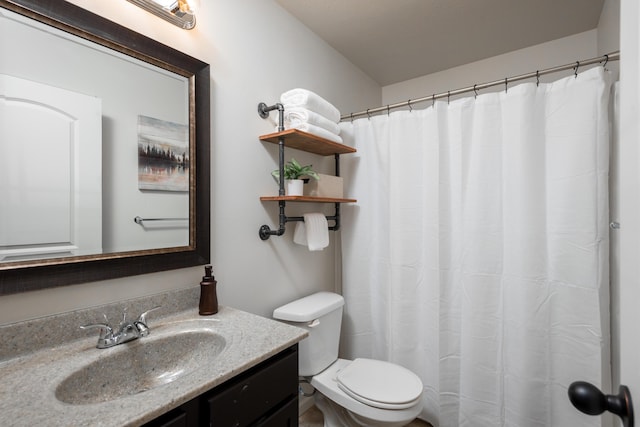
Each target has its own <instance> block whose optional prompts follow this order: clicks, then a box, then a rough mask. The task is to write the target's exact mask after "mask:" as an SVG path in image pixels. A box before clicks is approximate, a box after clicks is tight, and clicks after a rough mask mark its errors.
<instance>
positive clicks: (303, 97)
mask: <svg viewBox="0 0 640 427" xmlns="http://www.w3.org/2000/svg"><path fill="white" fill-rule="evenodd" d="M280 102H282V103H283V104H284V105H285V106H287V105H288V106H289V108H294V107H296V108H297V107H300V108H306V109H308V110H311V111H313V112H316V113H318V114H320V115H321V116H324V117H325V118H327V119H329V120H331V121H332V122H335V123H338V122H339V121H340V111H338V109H337V108H336V107H334V106H333V105H332V104H331V103H330V102H329V101H327V100H326V99H324V98H322V97H321V96H320V95H317V94H315V93H314V92H311V91H310V90H306V89H291V90H289V91H287V92H285V93H283V94H282V95H280ZM285 108H286V107H285ZM285 111H286V109H285Z"/></svg>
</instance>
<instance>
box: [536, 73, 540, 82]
mask: <svg viewBox="0 0 640 427" xmlns="http://www.w3.org/2000/svg"><path fill="white" fill-rule="evenodd" d="M536 86H540V70H536Z"/></svg>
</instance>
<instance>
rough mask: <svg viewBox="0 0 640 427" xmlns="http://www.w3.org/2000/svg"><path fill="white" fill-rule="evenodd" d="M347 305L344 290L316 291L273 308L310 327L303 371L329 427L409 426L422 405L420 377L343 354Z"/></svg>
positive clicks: (303, 351)
mask: <svg viewBox="0 0 640 427" xmlns="http://www.w3.org/2000/svg"><path fill="white" fill-rule="evenodd" d="M343 306H344V298H343V297H342V296H341V295H338V294H335V293H332V292H318V293H316V294H313V295H309V296H307V297H304V298H301V299H299V300H296V301H293V302H291V303H289V304H286V305H283V306H282V307H279V308H277V309H275V310H274V312H273V317H274V318H275V319H277V320H280V321H283V322H286V323H289V324H291V325H294V326H298V327H301V328H304V329H306V330H307V331H308V332H309V336H308V337H307V338H305V339H304V340H302V341H301V342H300V344H299V375H300V376H301V377H304V378H305V379H306V380H307V381H308V382H309V383H310V384H311V385H312V386H313V387H314V388H315V390H316V393H314V403H315V404H316V406H317V407H318V409H320V411H322V414H323V415H324V425H325V427H347V426H348V427H351V426H354V427H355V426H384V427H400V426H405V425H407V424H408V423H410V422H411V421H412V420H413V419H414V418H416V417H417V416H418V414H419V413H420V411H421V409H422V405H423V401H422V391H423V387H422V381H420V378H418V376H417V375H415V374H414V373H413V372H411V371H409V370H408V369H406V368H404V367H402V366H399V365H396V364H393V363H389V362H383V361H380V360H373V359H355V360H353V361H351V360H346V359H339V358H338V344H339V341H340V327H341V324H342V308H343Z"/></svg>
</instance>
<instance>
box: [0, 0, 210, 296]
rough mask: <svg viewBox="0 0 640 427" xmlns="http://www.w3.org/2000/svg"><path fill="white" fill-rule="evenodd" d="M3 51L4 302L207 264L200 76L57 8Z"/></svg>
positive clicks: (184, 62) (205, 105)
mask: <svg viewBox="0 0 640 427" xmlns="http://www.w3.org/2000/svg"><path fill="white" fill-rule="evenodd" d="M0 38H1V39H3V40H9V39H11V40H13V42H12V43H3V44H2V45H1V46H0V122H1V123H3V125H2V127H1V129H0V194H2V196H1V197H0V294H6V293H14V292H20V291H25V290H33V289H40V288H43V287H48V286H59V285H64V284H71V283H81V282H85V281H94V280H103V279H109V278H115V277H122V276H126V275H133V274H143V273H149V272H153V271H161V270H167V269H173V268H182V267H188V266H193V265H199V264H205V263H208V262H209V251H210V248H209V239H210V236H209V232H210V231H209V230H210V227H209V220H210V218H209V200H210V196H209V188H210V184H209V176H210V175H209V164H210V159H209V155H210V154H209V153H210V149H209V144H210V129H209V102H210V100H209V66H208V65H207V64H205V63H203V62H201V61H199V60H197V59H195V58H192V57H190V56H188V55H185V54H183V53H181V52H178V51H176V50H174V49H172V48H170V47H167V46H165V45H162V44H160V43H158V42H156V41H154V40H151V39H149V38H146V37H144V36H142V35H140V34H137V33H135V32H133V31H131V30H128V29H126V28H124V27H121V26H119V25H117V24H114V23H113V22H110V21H108V20H106V19H104V18H101V17H100V16H97V15H94V14H92V13H90V12H88V11H86V10H84V9H81V8H79V7H77V6H74V5H72V4H70V3H66V2H59V1H54V0H48V1H42V0H0ZM141 153H142V154H144V155H141ZM152 157H153V158H152ZM43 277H46V278H47V280H42V279H43Z"/></svg>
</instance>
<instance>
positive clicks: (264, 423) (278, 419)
mask: <svg viewBox="0 0 640 427" xmlns="http://www.w3.org/2000/svg"><path fill="white" fill-rule="evenodd" d="M297 426H298V399H291V400H290V401H289V403H287V404H286V405H284V406H283V407H282V408H280V409H279V410H277V411H276V412H275V413H274V414H272V415H270V416H269V417H267V418H265V419H263V420H260V421H258V423H257V424H256V427H297Z"/></svg>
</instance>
